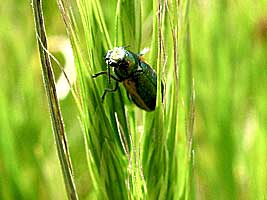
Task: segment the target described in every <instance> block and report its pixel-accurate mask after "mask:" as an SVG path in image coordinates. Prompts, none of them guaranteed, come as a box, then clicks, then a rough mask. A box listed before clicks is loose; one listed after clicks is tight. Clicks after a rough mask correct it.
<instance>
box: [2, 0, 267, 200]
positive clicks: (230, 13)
mask: <svg viewBox="0 0 267 200" xmlns="http://www.w3.org/2000/svg"><path fill="white" fill-rule="evenodd" d="M58 2H61V3H62V4H60V5H61V6H60V8H61V10H60V11H61V12H58V9H57V5H56V1H43V4H44V13H45V25H46V28H47V33H48V36H51V35H59V34H62V33H64V30H65V27H64V24H63V22H62V18H61V17H60V14H59V13H61V14H62V17H63V19H64V22H65V26H66V27H67V33H68V35H69V38H70V39H71V43H72V48H73V52H74V57H75V66H76V71H77V83H76V84H75V85H74V86H73V89H74V91H75V94H74V95H75V98H74V100H73V98H72V97H71V96H70V95H69V96H68V97H67V98H66V99H65V100H63V101H61V102H60V103H61V108H62V112H63V119H64V121H65V125H66V132H67V134H68V144H69V148H70V154H71V159H72V163H73V172H74V181H75V184H76V186H77V192H78V196H79V198H80V199H108V198H109V199H264V198H266V195H267V190H266V185H267V182H266V180H267V173H266V172H267V169H266V163H267V160H266V153H267V149H266V147H267V139H266V138H267V137H266V130H267V123H266V122H267V116H266V113H267V104H266V100H267V94H266V88H267V81H266V80H267V76H266V75H267V71H266V69H267V64H266V63H267V56H266V55H267V48H266V47H267V36H266V34H267V28H266V27H267V15H266V8H267V2H266V1H265V0H259V1H242V0H237V1H219V0H215V1H204V0H197V1H192V2H191V5H190V4H189V1H187V0H180V1H173V0H170V1H157V0H153V1H152V0H151V1H141V0H133V1H130V0H117V1H115V0H101V1H100V0H79V1H78V0H77V1H73V0H72V1H67V0H66V1H63V0H62V1H58ZM167 2H168V4H166V3H167ZM178 2H179V5H177V4H178ZM70 5H71V6H72V9H71V10H70ZM0 11H1V12H0V18H1V26H0V52H1V54H0V70H1V73H0V77H1V78H0V89H1V92H0V155H1V156H0V177H1V178H0V199H66V198H67V195H66V190H65V188H64V183H63V180H64V179H63V178H62V172H61V171H60V163H59V161H58V158H57V153H56V148H55V144H54V141H53V139H54V138H53V134H52V129H51V123H50V118H49V111H48V106H47V100H46V97H45V95H44V90H43V89H42V88H43V87H42V79H41V70H40V69H41V68H40V66H39V64H38V63H39V60H38V58H39V55H38V54H37V52H36V37H35V32H34V25H33V24H34V23H33V17H32V14H31V13H32V11H31V6H30V5H29V2H28V1H19V0H9V1H1V6H0ZM48 44H50V40H48ZM123 45H124V46H126V45H130V47H129V49H130V50H132V51H133V52H136V53H137V52H140V50H142V49H143V48H144V47H149V48H150V51H149V52H148V53H147V54H146V55H145V56H144V57H145V59H146V61H147V62H148V63H149V64H150V66H151V67H153V68H154V69H155V70H156V71H157V74H158V77H159V78H158V83H160V81H162V82H163V83H164V98H163V102H162V101H161V98H162V97H161V93H160V92H158V96H157V99H158V101H157V108H156V110H155V111H154V112H150V113H146V112H145V111H141V110H140V109H139V108H137V107H136V106H135V105H134V104H132V103H131V102H130V101H129V100H128V98H127V95H126V92H125V89H124V88H123V86H120V89H119V91H118V92H116V93H114V94H108V95H107V96H106V99H105V102H104V103H101V100H100V99H101V95H102V94H103V91H104V88H105V87H106V86H107V78H106V77H103V78H98V79H92V78H91V76H92V74H94V73H97V72H99V71H102V70H105V69H106V64H105V63H104V60H103V56H104V55H105V53H106V51H107V50H108V49H110V48H112V47H114V46H123ZM54 68H55V69H56V70H57V71H59V69H58V67H57V66H54ZM192 79H193V80H194V84H193V82H192ZM193 85H194V86H193ZM113 86H114V85H113V84H111V85H109V87H113ZM160 87H161V84H158V88H157V90H158V91H160V90H161V88H160ZM194 88H195V89H194ZM194 95H195V98H194ZM194 99H195V102H196V105H195V106H194ZM194 116H195V119H194ZM78 117H79V120H80V124H79V123H78V120H77V118H78ZM194 121H195V125H194V134H192V132H193V122H194ZM80 127H82V128H80ZM81 129H82V131H81ZM193 138H194V139H193ZM83 139H84V141H83ZM84 144H85V145H84ZM84 146H85V147H84ZM192 149H194V151H193V150H192ZM86 160H87V162H86Z"/></svg>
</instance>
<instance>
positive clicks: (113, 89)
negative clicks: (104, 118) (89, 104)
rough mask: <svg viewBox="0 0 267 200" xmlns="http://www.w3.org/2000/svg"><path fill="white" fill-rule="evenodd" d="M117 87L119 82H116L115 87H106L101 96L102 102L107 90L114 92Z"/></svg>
mask: <svg viewBox="0 0 267 200" xmlns="http://www.w3.org/2000/svg"><path fill="white" fill-rule="evenodd" d="M118 87H119V82H116V85H115V88H113V89H111V88H106V89H105V91H104V94H103V95H102V97H101V100H102V102H104V99H105V96H106V94H107V92H115V91H116V90H117V89H118Z"/></svg>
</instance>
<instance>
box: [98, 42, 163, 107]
mask: <svg viewBox="0 0 267 200" xmlns="http://www.w3.org/2000/svg"><path fill="white" fill-rule="evenodd" d="M142 55H143V54H135V53H133V52H131V51H129V50H127V49H126V47H115V48H113V49H112V50H109V51H108V52H107V54H106V56H105V61H106V63H107V71H102V72H99V73H97V74H95V75H93V78H96V77H98V76H100V75H107V76H108V80H109V82H110V78H112V79H114V80H115V81H116V86H115V88H114V89H111V88H106V89H105V92H104V94H103V95H102V101H103V100H104V98H105V95H106V94H107V92H115V91H116V90H117V89H118V85H119V84H118V83H119V82H122V83H123V85H124V87H125V88H126V90H127V93H128V97H129V99H130V100H131V101H133V102H134V103H135V104H136V105H137V106H138V107H140V108H142V109H144V110H146V111H153V110H155V106H156V96H157V74H156V72H155V71H154V70H153V69H152V68H151V67H150V66H149V65H148V64H147V63H146V62H144V60H143V57H142ZM110 67H113V69H114V73H115V75H116V76H114V75H112V74H111V73H110ZM162 92H163V87H162Z"/></svg>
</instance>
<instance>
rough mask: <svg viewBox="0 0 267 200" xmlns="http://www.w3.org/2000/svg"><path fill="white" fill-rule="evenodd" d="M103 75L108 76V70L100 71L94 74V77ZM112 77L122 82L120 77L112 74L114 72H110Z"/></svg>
mask: <svg viewBox="0 0 267 200" xmlns="http://www.w3.org/2000/svg"><path fill="white" fill-rule="evenodd" d="M101 75H106V76H108V72H106V71H102V72H98V73H96V74H94V75H93V76H92V78H96V77H98V76H101ZM110 77H111V78H112V79H114V80H115V81H118V82H121V80H120V79H118V78H117V77H115V76H114V75H112V74H110Z"/></svg>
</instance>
